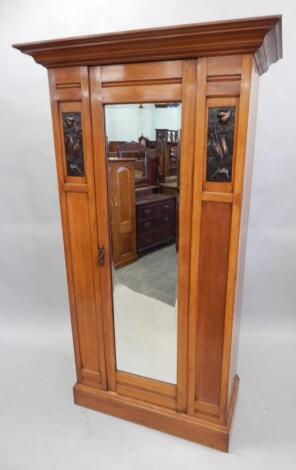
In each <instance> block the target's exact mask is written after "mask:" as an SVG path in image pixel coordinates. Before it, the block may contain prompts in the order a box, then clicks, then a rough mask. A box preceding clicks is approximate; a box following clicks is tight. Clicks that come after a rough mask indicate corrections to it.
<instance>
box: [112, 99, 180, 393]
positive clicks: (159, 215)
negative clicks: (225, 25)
mask: <svg viewBox="0 0 296 470" xmlns="http://www.w3.org/2000/svg"><path fill="white" fill-rule="evenodd" d="M180 127H181V104H180V103H144V104H142V103H138V104H114V105H105V128H106V158H107V168H108V190H109V205H110V236H111V245H112V281H113V314H114V328H115V349H116V368H117V370H118V371H124V372H128V373H131V374H136V375H140V376H143V377H147V378H151V379H155V380H160V381H163V382H168V383H171V384H176V380H177V379H176V377H177V297H178V294H177V278H178V276H177V266H178V220H179V214H178V210H179V209H178V208H179V183H180V181H179V180H180V171H179V169H180Z"/></svg>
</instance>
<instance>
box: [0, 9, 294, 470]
mask: <svg viewBox="0 0 296 470" xmlns="http://www.w3.org/2000/svg"><path fill="white" fill-rule="evenodd" d="M294 5H295V3H294V2H293V1H292V0H248V1H247V2H239V1H237V0H231V1H230V0H224V1H221V0H207V1H198V0H162V1H159V0H149V1H144V0H138V1H132V0H108V1H101V0H97V1H95V0H71V1H70V0H63V1H62V0H50V1H49V0H47V1H45V0H39V1H38V0H1V3H0V60H1V75H0V80H1V83H0V103H1V113H0V122H1V124H0V134H1V135H0V143H1V153H0V158H1V166H0V181H1V198H0V214H1V225H0V321H1V325H0V341H1V342H0V380H1V386H0V422H1V424H2V431H1V436H0V467H1V469H3V470H15V469H30V470H34V469H35V468H36V469H37V468H38V469H40V468H43V469H47V468H48V469H66V468H71V469H74V470H75V469H76V468H77V469H78V468H88V469H94V468H100V469H104V468H108V469H110V468H121V469H125V468H126V469H133V468H134V469H137V470H138V469H142V468H143V469H146V468H147V469H148V468H149V469H151V468H153V469H158V468H159V469H160V468H161V469H166V468H170V469H175V468H176V469H177V468H180V465H182V467H183V468H187V469H193V468H194V469H196V468H200V469H206V468H217V466H219V467H220V468H224V467H225V468H227V469H232V468H235V470H240V469H250V468H256V469H257V468H258V469H271V468H272V469H273V468H285V470H290V469H294V470H295V469H296V455H295V454H296V451H295V448H296V436H295V420H296V411H295V396H296V390H295V388H296V387H295V378H294V377H295V359H296V354H295V349H296V339H295V337H296V335H295V326H296V320H295V307H296V286H295V282H296V267H295V265H296V210H295V201H296V155H295V151H296V143H295V142H296V141H295V134H296V116H295V112H296V98H295V91H296V89H295V88H296V76H295V70H296V65H295V64H296V61H295V51H296V28H295V24H296V15H295V13H296V9H295V6H294ZM278 13H281V14H283V46H284V59H283V60H281V61H280V62H279V63H277V64H276V65H273V66H272V67H271V68H270V70H269V72H268V73H267V74H265V75H263V76H262V77H261V82H260V95H259V107H258V125H257V140H256V149H255V166H254V177H253V192H252V199H251V213H250V225H249V233H248V249H247V264H246V276H245V290H244V302H243V318H242V325H241V349H240V360H239V367H240V373H241V376H242V381H241V391H240V399H239V406H238V413H237V416H236V419H235V423H234V424H235V425H234V431H233V441H232V448H231V451H232V453H231V454H230V455H224V454H221V453H218V452H216V451H211V450H209V449H206V448H203V447H201V446H197V445H194V444H191V443H188V442H185V441H182V440H178V439H175V438H173V437H170V436H166V435H163V434H160V433H157V432H155V431H151V430H148V429H145V428H142V427H138V426H135V425H132V424H130V423H126V422H123V421H120V420H116V419H113V418H111V417H108V416H104V415H101V414H98V413H94V412H90V411H87V410H84V409H81V408H78V407H74V406H73V405H72V401H71V400H72V398H71V386H72V385H73V383H74V363H73V355H72V345H71V336H70V321H69V315H68V303H67V290H66V277H65V267H64V257H63V245H62V234H61V226H60V216H59V207H58V194H57V185H56V175H55V166H54V149H53V138H52V132H51V118H50V108H49V96H48V87H47V73H46V70H45V69H44V68H42V67H41V66H39V65H37V64H35V63H34V62H33V60H32V59H31V58H29V57H27V56H25V55H22V54H20V53H19V52H18V51H16V50H13V49H12V48H11V44H12V43H17V42H25V41H34V40H36V41H37V40H42V39H51V38H56V37H66V36H74V35H75V36H76V35H84V34H96V33H103V32H110V31H120V30H127V29H133V28H134V29H135V28H136V29H138V28H143V27H154V26H165V25H173V24H181V23H192V22H202V21H211V20H221V19H229V18H239V17H248V16H259V15H270V14H278ZM293 399H294V403H293V401H292V400H293ZM4 429H5V431H4ZM114 446H116V449H117V450H116V452H114V451H113V447H114ZM147 454H148V455H149V458H147Z"/></svg>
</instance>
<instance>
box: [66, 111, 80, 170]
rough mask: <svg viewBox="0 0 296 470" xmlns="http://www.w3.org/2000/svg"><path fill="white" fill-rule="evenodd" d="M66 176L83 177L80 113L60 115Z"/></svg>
mask: <svg viewBox="0 0 296 470" xmlns="http://www.w3.org/2000/svg"><path fill="white" fill-rule="evenodd" d="M62 115H63V130H64V142H65V153H66V163H67V174H68V176H84V157H83V144H82V130H81V113H80V112H73V113H68V112H67V113H62Z"/></svg>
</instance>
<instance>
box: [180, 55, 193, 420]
mask: <svg viewBox="0 0 296 470" xmlns="http://www.w3.org/2000/svg"><path fill="white" fill-rule="evenodd" d="M196 69H197V61H196V60H184V61H183V70H182V125H181V129H182V131H181V132H182V134H181V149H180V150H181V168H180V205H179V208H180V209H179V226H180V227H181V228H183V227H186V228H187V229H186V230H179V263H178V361H177V409H178V410H179V411H185V410H186V408H187V386H188V383H187V378H188V377H187V371H188V323H189V318H188V310H189V281H190V256H191V213H192V186H193V164H194V141H195V99H196Z"/></svg>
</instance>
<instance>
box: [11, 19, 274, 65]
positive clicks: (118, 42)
mask: <svg viewBox="0 0 296 470" xmlns="http://www.w3.org/2000/svg"><path fill="white" fill-rule="evenodd" d="M281 22H282V20H281V16H280V15H276V16H265V17H259V18H248V19H239V20H229V21H219V22H211V23H200V24H189V25H183V26H170V27H163V28H151V29H142V30H134V31H126V32H116V33H108V34H99V35H94V36H82V37H73V38H66V39H54V40H50V41H42V42H31V43H24V44H14V45H13V47H14V48H16V49H18V50H20V51H21V52H23V53H24V54H28V55H30V56H32V57H33V59H34V60H35V61H36V62H37V63H38V64H41V65H43V66H44V67H46V68H53V67H64V66H75V65H99V64H120V63H130V62H146V61H156V60H169V59H182V58H196V57H207V56H208V57H209V56H218V55H231V54H254V56H255V61H256V64H257V67H258V70H259V73H260V74H262V73H264V72H266V71H267V70H268V68H269V66H270V65H271V64H272V63H274V62H276V61H277V60H279V59H280V58H281V57H282V28H281Z"/></svg>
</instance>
